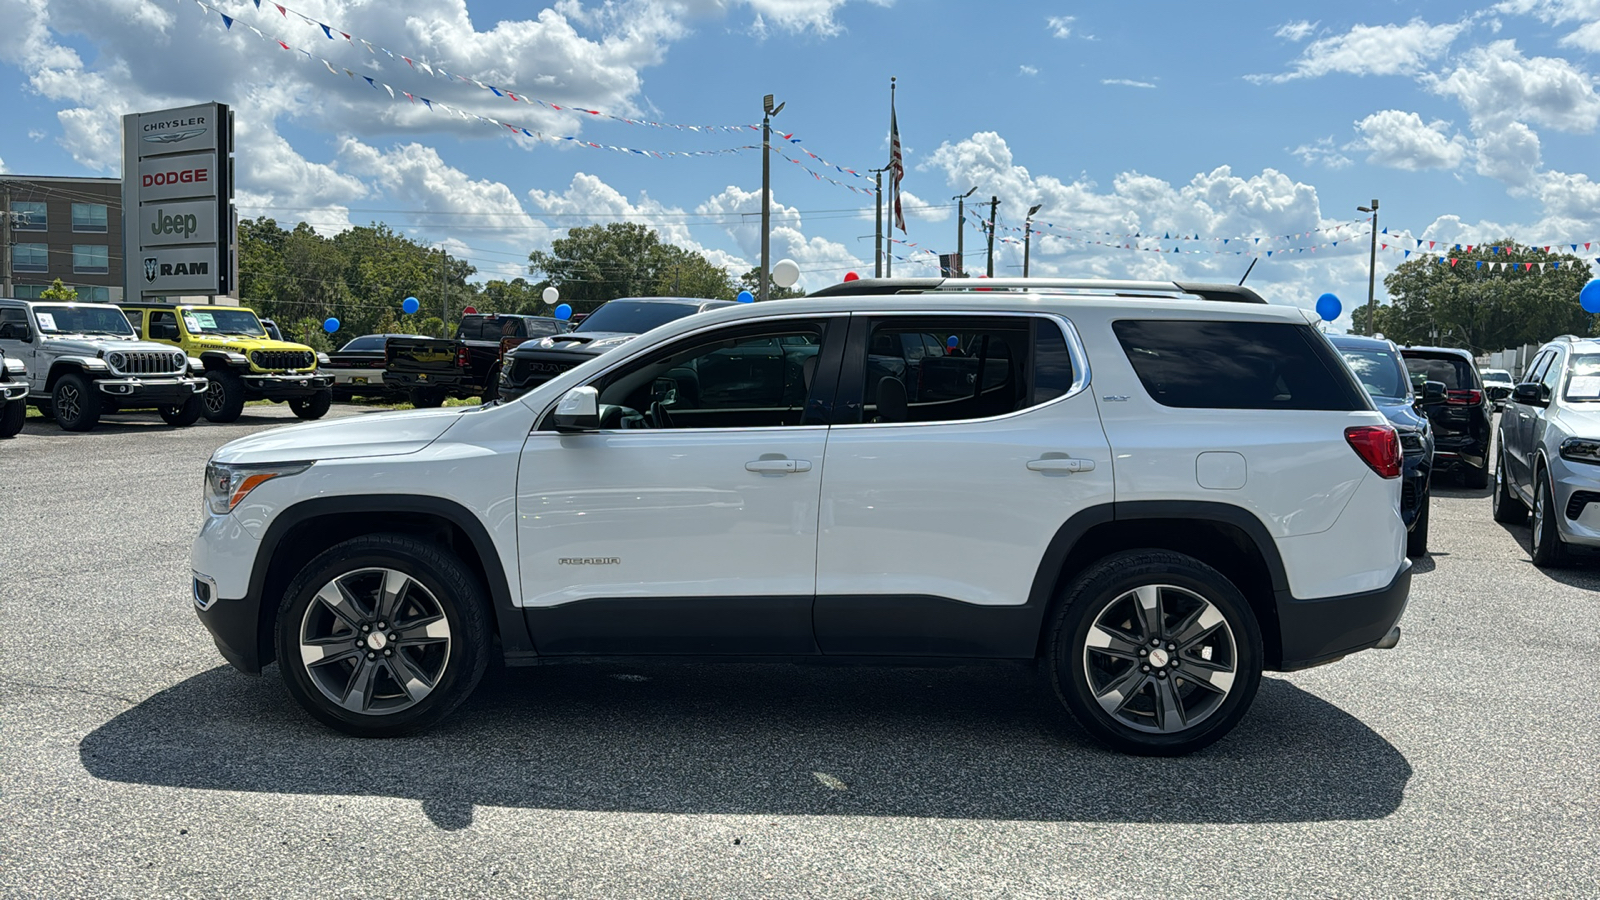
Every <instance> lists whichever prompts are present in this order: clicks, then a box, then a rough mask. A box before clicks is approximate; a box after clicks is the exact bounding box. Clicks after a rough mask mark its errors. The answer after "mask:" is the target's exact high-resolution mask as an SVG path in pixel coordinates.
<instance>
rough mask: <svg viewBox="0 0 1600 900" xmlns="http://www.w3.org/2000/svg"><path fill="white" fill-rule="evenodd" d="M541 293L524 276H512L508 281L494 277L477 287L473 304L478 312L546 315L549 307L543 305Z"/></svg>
mask: <svg viewBox="0 0 1600 900" xmlns="http://www.w3.org/2000/svg"><path fill="white" fill-rule="evenodd" d="M541 293H542V290H541V289H540V288H536V287H535V286H534V285H533V284H531V283H530V282H529V281H528V279H526V278H513V279H511V280H510V281H503V280H500V279H498V278H496V279H492V280H490V281H487V282H484V283H483V284H482V285H480V286H479V287H478V298H477V301H476V303H475V304H474V305H476V306H477V307H478V310H479V311H480V312H494V313H505V314H508V315H521V316H548V315H550V307H548V306H545V303H544V298H543V297H542V296H541Z"/></svg>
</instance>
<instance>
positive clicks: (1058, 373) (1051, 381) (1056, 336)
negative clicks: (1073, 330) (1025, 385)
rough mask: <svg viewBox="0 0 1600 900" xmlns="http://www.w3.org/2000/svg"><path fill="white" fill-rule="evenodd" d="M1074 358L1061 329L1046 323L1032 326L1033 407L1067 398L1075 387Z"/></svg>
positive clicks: (1035, 322)
mask: <svg viewBox="0 0 1600 900" xmlns="http://www.w3.org/2000/svg"><path fill="white" fill-rule="evenodd" d="M1072 379H1073V372H1072V354H1071V353H1069V352H1068V351H1067V339H1066V337H1064V336H1063V335H1062V334H1061V326H1059V325H1057V324H1056V323H1054V322H1048V321H1045V320H1044V319H1035V320H1034V322H1033V403H1034V405H1038V404H1040V403H1043V402H1045V401H1046V400H1053V399H1055V398H1056V397H1059V396H1061V395H1062V394H1065V393H1066V392H1067V391H1068V390H1069V389H1070V388H1071V387H1072Z"/></svg>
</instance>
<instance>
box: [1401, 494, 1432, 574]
mask: <svg viewBox="0 0 1600 900" xmlns="http://www.w3.org/2000/svg"><path fill="white" fill-rule="evenodd" d="M1429 493H1431V492H1424V493H1423V495H1422V509H1421V510H1419V511H1418V512H1417V521H1416V524H1414V525H1412V526H1411V530H1410V531H1409V532H1407V533H1406V555H1407V556H1409V557H1412V558H1413V559H1416V558H1421V557H1424V556H1427V555H1428V508H1429V507H1430V506H1432V505H1433V498H1432V497H1430V496H1429Z"/></svg>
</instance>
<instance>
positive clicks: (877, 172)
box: [872, 169, 883, 278]
mask: <svg viewBox="0 0 1600 900" xmlns="http://www.w3.org/2000/svg"><path fill="white" fill-rule="evenodd" d="M872 175H873V177H874V178H876V179H877V188H875V189H874V190H873V192H872V193H873V195H874V196H876V197H877V198H878V220H877V224H876V225H875V226H873V229H872V277H873V278H882V277H883V170H882V169H873V170H872Z"/></svg>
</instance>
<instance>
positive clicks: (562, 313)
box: [556, 303, 572, 322]
mask: <svg viewBox="0 0 1600 900" xmlns="http://www.w3.org/2000/svg"><path fill="white" fill-rule="evenodd" d="M556 318H558V319H560V320H561V321H563V322H565V321H566V320H568V319H570V318H572V304H570V303H563V304H561V305H560V306H558V307H556Z"/></svg>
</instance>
